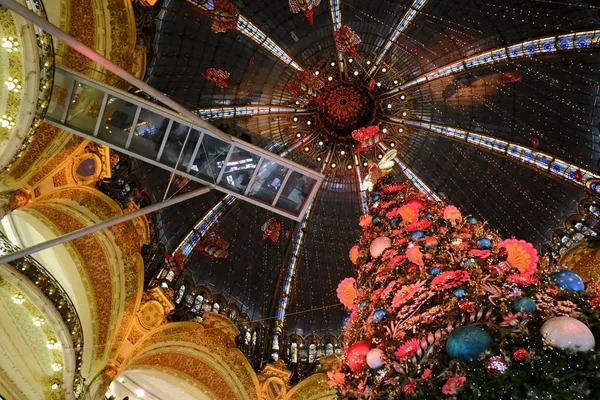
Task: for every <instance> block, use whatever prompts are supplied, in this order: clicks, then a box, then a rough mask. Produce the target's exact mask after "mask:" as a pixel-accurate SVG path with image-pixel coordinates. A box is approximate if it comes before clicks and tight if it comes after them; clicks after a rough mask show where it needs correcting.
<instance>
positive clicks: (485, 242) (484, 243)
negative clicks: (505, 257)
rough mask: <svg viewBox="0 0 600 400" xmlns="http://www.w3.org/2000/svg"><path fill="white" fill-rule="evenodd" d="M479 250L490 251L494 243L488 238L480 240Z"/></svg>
mask: <svg viewBox="0 0 600 400" xmlns="http://www.w3.org/2000/svg"><path fill="white" fill-rule="evenodd" d="M477 248H478V249H481V250H489V249H491V248H492V241H491V240H490V239H488V238H481V239H478V240H477Z"/></svg>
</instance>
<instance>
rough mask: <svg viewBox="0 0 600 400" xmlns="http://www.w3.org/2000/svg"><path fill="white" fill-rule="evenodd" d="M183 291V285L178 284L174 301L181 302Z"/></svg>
mask: <svg viewBox="0 0 600 400" xmlns="http://www.w3.org/2000/svg"><path fill="white" fill-rule="evenodd" d="M184 292H185V285H181V286H179V290H178V291H177V296H175V303H177V304H179V303H180V302H181V299H182V298H183V293H184Z"/></svg>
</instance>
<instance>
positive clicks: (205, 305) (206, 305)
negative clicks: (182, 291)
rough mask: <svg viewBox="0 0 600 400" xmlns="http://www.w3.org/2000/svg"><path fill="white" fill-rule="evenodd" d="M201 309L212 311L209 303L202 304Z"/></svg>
mask: <svg viewBox="0 0 600 400" xmlns="http://www.w3.org/2000/svg"><path fill="white" fill-rule="evenodd" d="M202 309H203V310H204V311H210V310H211V309H212V305H211V304H210V303H204V305H203V306H202Z"/></svg>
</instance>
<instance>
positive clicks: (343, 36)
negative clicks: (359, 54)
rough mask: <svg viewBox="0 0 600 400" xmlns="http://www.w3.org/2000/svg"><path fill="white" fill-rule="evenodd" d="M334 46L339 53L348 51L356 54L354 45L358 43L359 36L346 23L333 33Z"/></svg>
mask: <svg viewBox="0 0 600 400" xmlns="http://www.w3.org/2000/svg"><path fill="white" fill-rule="evenodd" d="M333 39H334V40H335V47H336V48H337V50H338V52H339V53H340V54H346V53H350V54H352V55H353V56H356V46H358V45H359V44H360V37H359V36H358V35H357V34H356V33H354V31H352V29H350V28H349V27H348V26H347V25H343V26H342V27H341V28H340V29H338V30H336V31H335V32H334V33H333Z"/></svg>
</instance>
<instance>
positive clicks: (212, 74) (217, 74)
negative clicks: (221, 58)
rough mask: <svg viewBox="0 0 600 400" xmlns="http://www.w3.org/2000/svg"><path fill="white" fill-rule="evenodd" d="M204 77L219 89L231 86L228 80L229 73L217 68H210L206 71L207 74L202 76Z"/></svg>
mask: <svg viewBox="0 0 600 400" xmlns="http://www.w3.org/2000/svg"><path fill="white" fill-rule="evenodd" d="M202 76H203V77H205V78H206V79H208V80H209V81H211V82H212V83H214V84H215V85H217V86H219V87H222V88H228V87H229V84H228V83H227V79H228V78H229V72H227V71H223V70H220V69H216V68H209V69H207V70H206V72H205V73H203V74H202Z"/></svg>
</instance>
